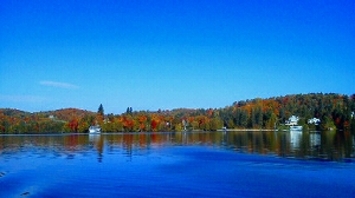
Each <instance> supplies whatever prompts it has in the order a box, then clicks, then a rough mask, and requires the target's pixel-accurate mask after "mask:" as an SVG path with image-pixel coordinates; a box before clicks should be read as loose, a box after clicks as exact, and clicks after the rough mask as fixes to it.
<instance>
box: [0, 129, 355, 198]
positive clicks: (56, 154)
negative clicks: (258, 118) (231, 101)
mask: <svg viewBox="0 0 355 198" xmlns="http://www.w3.org/2000/svg"><path fill="white" fill-rule="evenodd" d="M354 181H355V163H354V136H353V135H352V134H350V133H347V132H338V133H337V132H332V133H329V132H324V133H306V132H305V133H302V132H301V133H299V132H296V133H290V132H282V133H279V132H227V133H225V132H190V133H128V134H126V133H125V134H123V133H119V134H101V135H88V134H65V135H27V136H18V135H10V136H0V197H118V196H123V197H191V196H193V197H261V196H262V197H290V196H291V197H353V196H354V195H355V185H354Z"/></svg>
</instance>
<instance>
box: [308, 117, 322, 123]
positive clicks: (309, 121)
mask: <svg viewBox="0 0 355 198" xmlns="http://www.w3.org/2000/svg"><path fill="white" fill-rule="evenodd" d="M319 123H320V119H318V118H312V119H309V120H308V124H314V125H318V124H319Z"/></svg>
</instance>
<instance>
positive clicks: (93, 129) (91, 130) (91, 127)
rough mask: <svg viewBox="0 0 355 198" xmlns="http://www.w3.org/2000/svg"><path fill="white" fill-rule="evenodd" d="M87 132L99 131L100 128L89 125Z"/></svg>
mask: <svg viewBox="0 0 355 198" xmlns="http://www.w3.org/2000/svg"><path fill="white" fill-rule="evenodd" d="M89 133H101V128H100V126H98V125H96V126H90V127H89Z"/></svg>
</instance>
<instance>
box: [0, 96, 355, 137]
mask: <svg viewBox="0 0 355 198" xmlns="http://www.w3.org/2000/svg"><path fill="white" fill-rule="evenodd" d="M127 109H129V110H127V111H126V112H125V113H122V114H119V115H114V114H104V112H103V107H102V105H101V104H100V108H99V111H98V112H90V111H85V110H80V109H75V108H68V109H61V110H56V111H48V112H39V113H29V112H24V111H20V110H15V109H0V133H51V132H53V133H56V132H80V133H83V132H87V129H88V128H89V126H90V125H95V124H98V125H100V126H101V128H102V130H103V131H104V132H146V131H154V132H158V131H182V130H185V129H186V130H205V131H215V130H218V129H221V128H222V127H226V128H228V129H251V128H253V129H274V128H276V127H278V126H279V125H282V124H283V123H284V122H285V121H286V120H287V119H288V118H289V117H290V116H291V115H297V116H299V117H300V118H301V119H300V124H301V125H304V126H306V127H305V128H309V127H312V126H308V125H307V120H308V119H311V118H314V117H315V118H319V119H320V120H321V124H320V126H319V130H322V129H328V128H331V127H335V128H337V129H341V130H347V129H355V118H354V112H355V94H353V95H351V96H350V97H349V96H347V95H341V94H322V93H317V94H298V95H286V96H282V97H273V98H268V99H261V98H256V99H252V100H240V101H236V102H234V103H233V104H232V105H231V106H227V107H225V108H219V109H212V108H210V109H183V108H181V109H174V110H163V111H162V110H158V111H155V112H150V111H132V108H131V107H130V108H127Z"/></svg>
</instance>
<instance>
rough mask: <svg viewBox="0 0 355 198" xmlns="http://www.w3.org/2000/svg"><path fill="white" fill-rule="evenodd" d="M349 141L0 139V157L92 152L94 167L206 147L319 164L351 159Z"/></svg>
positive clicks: (248, 135) (328, 136)
mask: <svg viewBox="0 0 355 198" xmlns="http://www.w3.org/2000/svg"><path fill="white" fill-rule="evenodd" d="M354 139H355V138H354V135H352V134H351V133H349V132H265V131H260V132H255V131H254V132H186V133H185V132H183V133H179V132H172V133H116V134H90V135H89V134H66V135H39V136H38V135H33V136H17V135H13V136H11V135H7V136H0V156H1V155H6V154H11V153H16V152H20V151H21V150H23V149H25V148H26V149H28V148H31V147H33V148H36V152H37V153H41V152H42V153H41V155H45V154H46V153H47V152H49V153H51V154H53V155H55V156H63V155H64V156H66V157H67V158H75V156H76V155H80V154H85V152H86V151H88V150H92V149H95V150H96V152H97V160H98V162H102V161H103V160H104V155H103V153H104V150H106V152H108V153H110V152H114V150H115V149H120V150H122V151H123V152H124V154H125V156H126V157H127V158H130V157H131V156H132V153H133V152H135V151H144V150H149V149H150V148H152V147H160V146H176V145H177V146H187V145H205V146H213V147H220V148H222V149H229V150H235V151H238V152H243V153H258V154H272V155H277V156H280V157H287V158H288V157H291V158H301V159H321V160H333V161H341V160H344V159H346V160H351V159H354V157H355V154H354V145H355V144H354V141H355V140H354Z"/></svg>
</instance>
